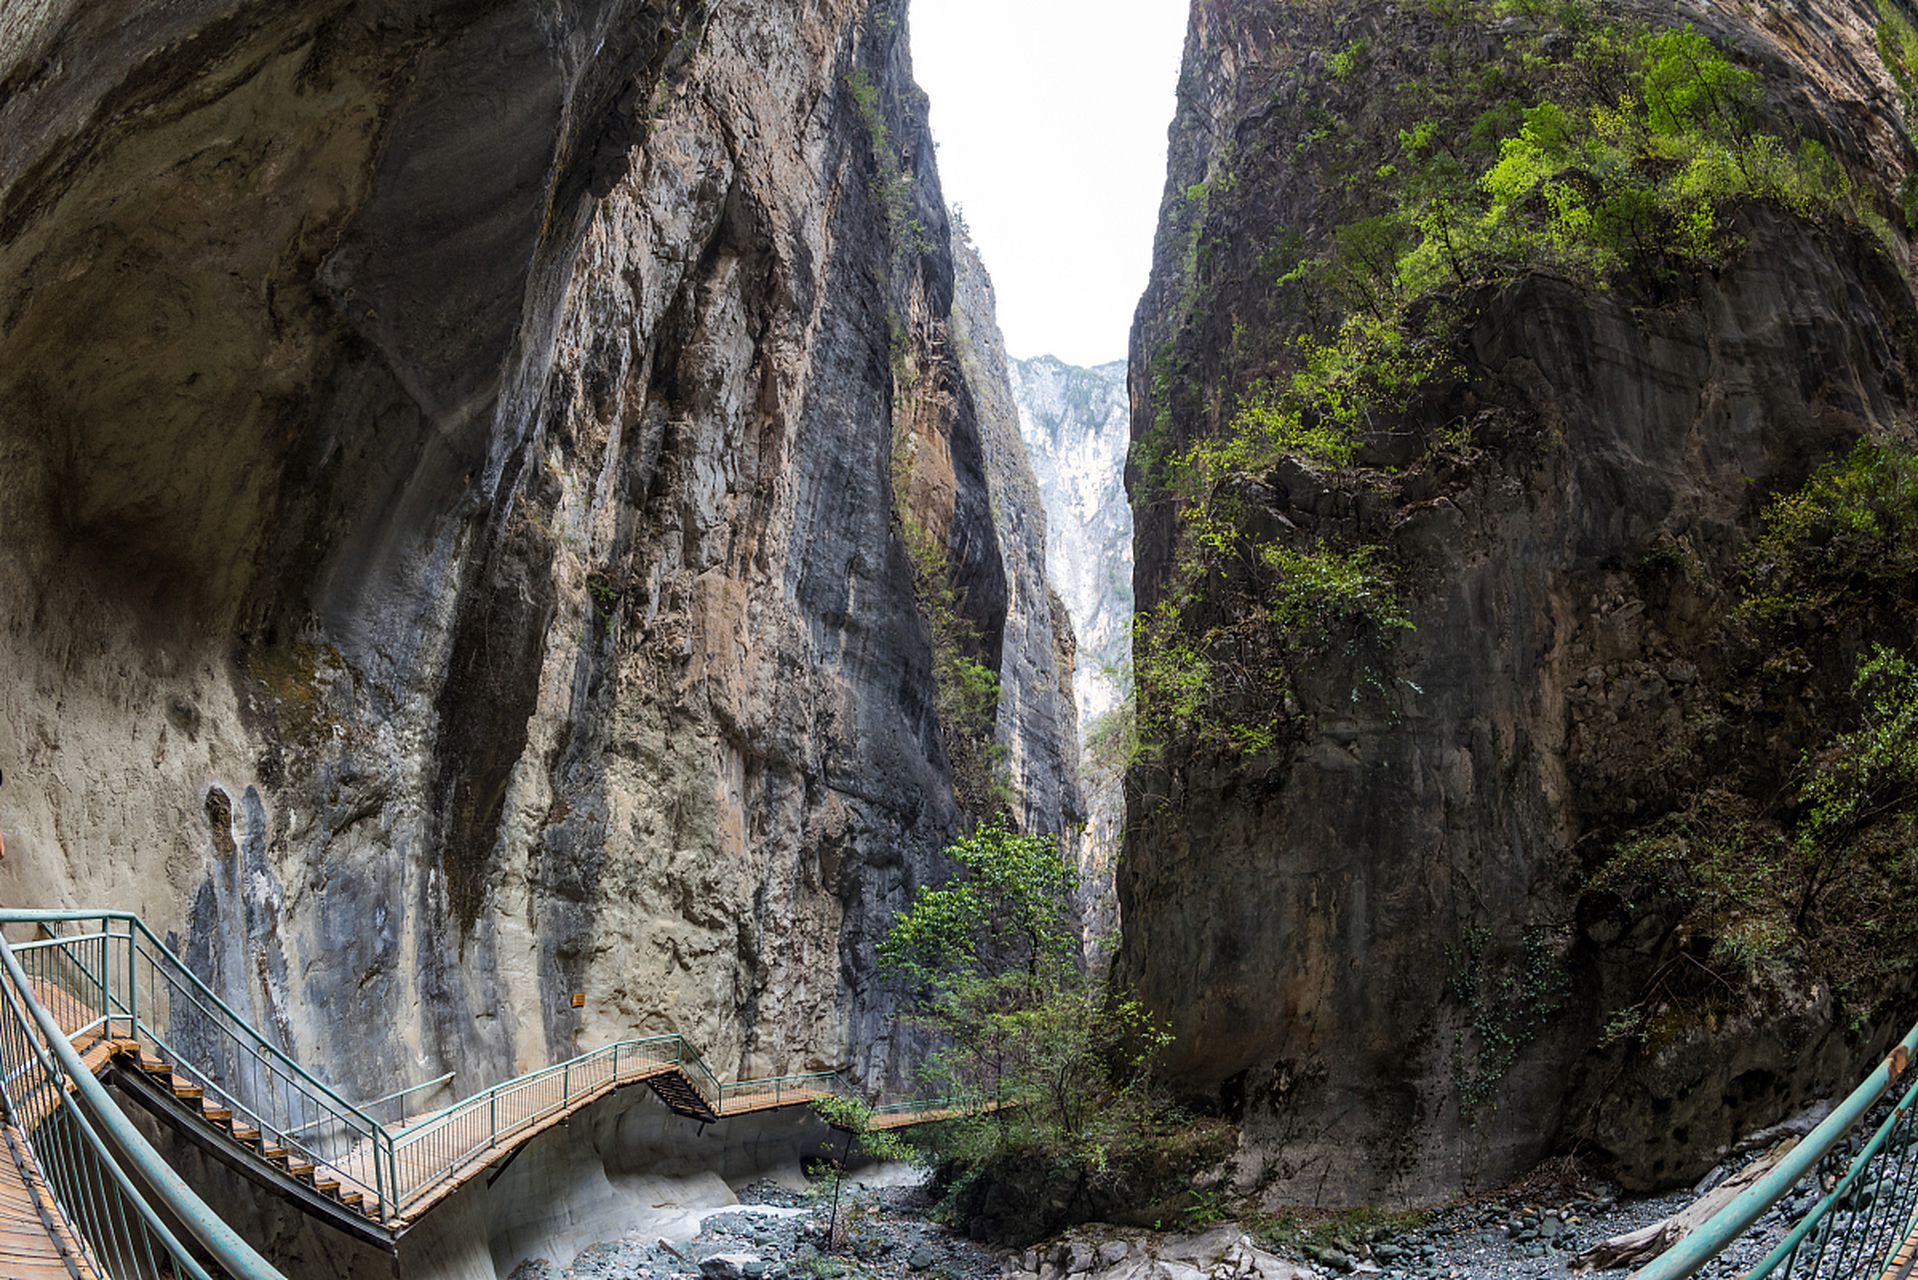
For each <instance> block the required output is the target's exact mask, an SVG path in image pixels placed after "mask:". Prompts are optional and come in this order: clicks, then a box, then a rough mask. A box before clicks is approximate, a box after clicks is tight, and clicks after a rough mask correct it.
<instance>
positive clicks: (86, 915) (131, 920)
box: [0, 907, 379, 1129]
mask: <svg viewBox="0 0 1918 1280" xmlns="http://www.w3.org/2000/svg"><path fill="white" fill-rule="evenodd" d="M76 920H77V921H93V920H99V921H101V922H102V923H103V924H104V922H105V921H107V920H124V921H126V922H127V923H128V924H129V925H130V926H131V929H132V930H137V931H138V932H139V933H140V934H141V935H143V936H144V937H145V938H146V939H147V941H149V942H151V943H152V944H153V945H154V946H155V947H157V948H158V949H159V951H160V953H161V954H162V955H164V956H166V957H167V958H168V959H170V960H172V961H173V962H174V964H175V965H176V966H177V967H178V970H179V972H180V974H181V975H183V976H184V977H185V978H186V980H187V981H188V982H190V983H192V985H193V986H194V987H195V988H196V989H197V990H198V991H199V992H200V993H201V994H202V995H204V996H205V997H206V998H207V999H208V1000H210V1001H212V1002H213V1005H214V1007H215V1008H217V1009H218V1010H219V1011H220V1012H221V1013H223V1014H225V1015H226V1016H227V1017H229V1018H231V1019H233V1021H234V1022H235V1023H237V1024H239V1026H241V1027H243V1028H245V1030H246V1032H247V1033H248V1037H249V1038H251V1039H252V1040H254V1041H255V1042H256V1043H258V1044H259V1045H260V1046H261V1047H262V1048H264V1049H265V1050H266V1051H267V1052H268V1053H270V1054H272V1055H273V1056H274V1057H275V1058H277V1059H278V1060H279V1061H280V1062H281V1064H282V1065H284V1066H286V1067H288V1068H289V1069H291V1070H292V1071H293V1072H294V1073H295V1074H296V1075H298V1076H299V1077H300V1078H301V1079H302V1080H304V1081H306V1082H307V1083H308V1084H310V1085H312V1086H313V1087H314V1088H315V1089H318V1090H319V1091H320V1092H322V1093H324V1094H326V1095H328V1096H329V1097H330V1098H332V1099H333V1100H334V1101H336V1102H338V1103H339V1105H340V1106H342V1107H344V1108H346V1109H347V1110H348V1111H349V1112H351V1113H353V1114H354V1115H356V1116H358V1117H359V1118H360V1119H361V1120H363V1121H365V1122H366V1123H367V1125H368V1126H370V1127H372V1128H376V1129H377V1128H378V1127H379V1126H378V1124H377V1123H376V1122H375V1121H374V1120H373V1119H372V1117H370V1116H367V1115H364V1114H362V1113H361V1112H360V1111H359V1109H358V1108H357V1107H355V1106H354V1105H353V1104H352V1103H350V1102H348V1101H347V1100H346V1099H344V1098H342V1097H340V1096H339V1095H338V1094H337V1093H334V1091H333V1090H332V1088H331V1087H330V1086H328V1085H326V1084H325V1083H323V1082H322V1081H320V1080H319V1079H318V1078H316V1077H315V1076H314V1075H313V1074H312V1073H311V1072H309V1071H307V1070H306V1068H304V1067H302V1066H301V1065H300V1064H299V1063H297V1062H295V1061H294V1060H293V1059H292V1058H291V1057H289V1056H287V1054H286V1052H285V1051H284V1050H282V1049H281V1048H280V1047H279V1046H277V1045H275V1044H274V1043H273V1042H272V1041H270V1040H268V1039H267V1038H266V1037H265V1036H263V1035H261V1034H260V1033H259V1031H258V1030H256V1029H255V1028H254V1026H253V1024H252V1023H250V1022H248V1021H247V1020H246V1019H245V1018H243V1017H241V1016H240V1015H239V1014H238V1013H236V1012H234V1010H233V1008H232V1006H230V1005H228V1004H227V1002H226V1001H224V1000H222V999H221V998H220V997H219V996H218V995H217V994H215V992H214V991H213V989H212V988H211V987H209V986H207V985H206V983H205V982H203V981H201V979H200V975H199V974H197V973H195V972H193V970H191V969H189V968H187V966H186V965H185V963H183V962H182V961H181V960H180V958H179V957H178V956H175V955H174V954H173V952H172V951H171V950H170V949H169V948H168V947H167V945H166V944H165V943H164V942H162V941H161V940H160V939H159V937H158V935H156V934H155V933H154V932H153V930H151V929H149V928H147V924H146V921H144V920H142V919H141V918H140V917H139V916H138V915H136V914H134V913H133V912H131V911H104V912H102V911H32V910H28V909H24V908H20V907H0V925H8V924H41V923H44V922H47V921H55V922H67V921H76ZM125 936H126V937H128V938H129V939H131V938H132V937H133V933H132V931H131V930H130V931H129V932H128V933H127V934H126V935H125ZM59 941H63V942H64V941H68V939H59ZM24 945H30V944H24ZM147 958H148V960H149V962H150V963H152V964H154V967H156V968H161V967H163V966H161V965H160V964H159V962H158V961H155V960H153V958H152V957H151V956H149V957H147Z"/></svg>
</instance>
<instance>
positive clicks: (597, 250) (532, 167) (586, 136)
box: [0, 0, 1073, 1097]
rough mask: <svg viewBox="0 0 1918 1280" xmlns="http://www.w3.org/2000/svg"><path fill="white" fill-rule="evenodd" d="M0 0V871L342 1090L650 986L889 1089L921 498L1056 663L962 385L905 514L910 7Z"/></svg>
mask: <svg viewBox="0 0 1918 1280" xmlns="http://www.w3.org/2000/svg"><path fill="white" fill-rule="evenodd" d="M0 18H3V19H4V20H0V86H4V92H0V527H3V528H4V529H5V536H4V537H3V538H0V598H4V599H5V600H6V601H7V608H6V610H5V613H4V619H3V620H0V765H3V766H4V769H5V773H6V787H5V790H4V792H0V830H4V831H5V832H6V835H7V837H8V846H9V853H10V856H9V858H8V859H7V861H6V862H5V864H4V865H3V866H0V898H3V899H4V900H5V901H6V902H8V903H10V904H42V903H44V904H102V905H110V906H114V907H121V908H132V909H135V910H138V911H140V912H141V913H143V914H144V915H145V916H146V917H147V919H148V920H149V921H150V922H152V923H154V924H155V925H156V926H157V927H159V928H161V929H162V930H164V931H171V932H172V933H174V934H175V935H176V936H177V939H178V942H179V945H180V947H181V949H182V950H183V951H184V952H185V953H186V954H188V955H190V956H192V957H193V959H194V963H195V964H196V965H198V966H200V967H201V968H202V969H203V971H204V972H205V973H206V974H207V975H208V977H209V979H210V980H211V981H213V982H214V983H215V985H216V988H217V989H219V990H220V991H222V992H223V993H224V994H225V995H227V996H228V997H229V998H230V999H231V1000H233V1001H234V1002H235V1003H236V1004H237V1005H238V1006H239V1007H240V1008H241V1009H242V1010H244V1011H247V1012H248V1013H249V1014H250V1015H251V1016H252V1017H254V1018H255V1019H256V1020H257V1021H258V1022H259V1024H260V1025H262V1026H264V1027H266V1028H268V1029H269V1030H270V1031H271V1032H272V1033H273V1034H275V1035H277V1036H278V1037H280V1038H281V1039H282V1040H283V1042H284V1043H285V1045H286V1047H287V1048H288V1049H289V1050H290V1051H291V1052H293V1053H294V1054H295V1055H297V1057H298V1058H299V1059H300V1060H301V1061H303V1062H305V1063H308V1064H311V1065H312V1066H313V1067H314V1068H315V1069H316V1070H318V1071H319V1072H320V1073H321V1074H322V1075H324V1076H326V1077H328V1078H330V1079H331V1080H333V1081H334V1082H335V1083H336V1084H338V1085H339V1086H341V1087H342V1088H343V1089H344V1090H346V1091H347V1092H348V1093H350V1094H358V1095H360V1096H364V1097H371V1096H376V1095H378V1094H382V1093H385V1092H387V1091H388V1090H390V1089H392V1088H395V1087H398V1086H401V1085H405V1084H410V1083H412V1082H414V1081H417V1080H422V1079H427V1078H430V1077H433V1076H436V1075H438V1074H440V1073H441V1072H442V1071H444V1070H455V1071H457V1072H458V1077H457V1081H456V1085H455V1088H456V1089H458V1090H459V1091H460V1092H468V1091H470V1090H472V1089H475V1088H478V1087H480V1086H482V1085H484V1084H486V1083H487V1082H489V1081H492V1080H497V1079H500V1078H503V1077H506V1076H510V1075H513V1074H515V1073H517V1072H520V1071H523V1070H526V1069H528V1068H531V1067H535V1066H538V1065H541V1064H543V1063H545V1062H547V1061H551V1060H553V1059H554V1058H556V1057H561V1056H566V1055H569V1054H571V1053H573V1052H575V1051H576V1050H577V1049H580V1048H584V1047H590V1046H592V1045H595V1044H599V1043H604V1042H606V1041H609V1040H613V1039H617V1038H621V1037H625V1036H631V1035H634V1034H644V1033H654V1032H660V1031H666V1030H678V1031H682V1032H684V1033H686V1034H687V1035H688V1036H689V1037H691V1038H692V1039H693V1041H694V1042H695V1043H696V1044H698V1045H700V1046H701V1047H702V1048H703V1049H704V1050H705V1051H706V1053H707V1055H708V1057H709V1059H710V1060H711V1061H712V1062H713V1064H714V1066H715V1067H716V1068H717V1069H718V1070H719V1071H720V1072H721V1073H722V1074H728V1075H730V1074H734V1073H737V1074H738V1075H741V1076H754V1075H762V1074H767V1073H773V1072H782V1071H798V1070H806V1069H812V1068H819V1067H827V1066H841V1067H850V1068H851V1069H852V1070H854V1071H855V1073H856V1074H857V1075H859V1076H860V1077H861V1078H862V1079H864V1080H866V1081H867V1082H869V1083H871V1084H874V1085H879V1084H882V1083H892V1084H896V1085H904V1084H906V1083H908V1071H909V1066H910V1058H911V1056H912V1055H911V1050H912V1046H911V1045H910V1044H908V1043H906V1042H905V1041H904V1040H902V1039H901V1038H900V1037H899V1035H898V1034H897V1033H895V1031H894V1030H893V1028H892V1026H891V1022H890V1014H891V1011H892V1003H891V997H890V995H889V994H888V993H887V991H886V990H885V989H883V988H882V986H881V985H880V984H879V983H878V982H877V980H876V978H875V975H874V973H873V965H872V948H873V945H874V942H875V939H876V937H877V935H878V934H879V933H880V932H882V931H883V929H884V928H885V926H886V925H887V923H888V922H889V920H890V918H891V914H892V912H893V910H894V909H895V908H897V907H898V906H899V905H901V904H902V903H903V902H904V901H905V899H906V896H907V895H908V894H909V893H910V892H911V889H912V888H913V886H914V884H916V883H917V881H918V880H919V879H920V878H921V877H923V876H926V875H929V874H933V873H934V872H935V871H936V870H937V868H936V863H937V861H938V859H937V856H936V855H937V851H938V850H939V849H940V848H941V847H943V845H944V844H945V843H946V842H947V841H948V840H949V839H950V837H951V836H952V835H953V834H954V832H955V831H956V829H957V828H958V826H959V824H960V823H961V821H962V819H963V815H962V814H961V812H960V811H959V809H958V806H957V804H956V802H955V799H954V794H953V787H952V781H951V777H950V771H949V768H948V763H947V760H946V758H945V754H944V748H943V745H942V740H941V734H940V727H939V725H938V723H937V719H936V715H935V712H934V708H933V702H932V696H931V691H930V687H929V680H928V672H929V669H930V663H931V654H930V647H929V638H928V632H927V628H926V624H925V622H924V620H923V619H922V618H921V617H920V616H919V613H918V610H917V607H916V606H915V603H914V598H913V591H912V572H911V566H910V564H909V562H908V559H907V556H906V554H905V551H904V548H903V546H902V543H901V539H900V537H899V530H898V527H897V511H898V509H899V507H900V505H901V504H902V503H903V504H904V506H905V507H906V508H908V509H910V510H912V511H913V512H915V513H916V514H917V516H918V517H919V518H920V519H922V520H923V521H924V522H925V523H926V524H927V525H928V526H929V527H934V528H936V530H937V532H938V535H939V537H940V538H941V539H942V540H943V544H944V546H945V547H946V548H947V552H948V555H949V558H950V560H951V563H952V565H953V569H954V573H955V575H956V577H957V578H958V579H959V580H960V581H961V583H962V584H963V585H964V587H965V599H966V602H967V609H968V611H969V612H970V614H971V615H972V616H973V618H974V621H975V622H976V623H977V624H978V626H979V628H980V630H981V632H982V634H983V635H984V636H985V637H986V640H985V647H984V652H983V653H982V654H981V659H982V660H983V661H986V662H988V664H989V665H991V666H993V667H994V668H995V669H1000V668H1001V667H1002V666H1004V667H1009V668H1010V669H1012V670H1014V671H1017V672H1019V673H1022V674H1020V676H1019V678H1018V680H1015V681H1012V682H1009V683H1010V684H1011V685H1012V686H1013V687H1014V688H1015V689H1024V688H1025V687H1026V686H1025V684H1023V683H1021V681H1030V682H1031V683H1032V685H1033V687H1034V688H1036V689H1038V690H1040V691H1041V692H1043V691H1044V690H1046V689H1051V688H1054V687H1057V686H1058V684H1059V682H1060V679H1061V677H1060V676H1059V675H1058V673H1057V670H1056V668H1055V663H1056V661H1057V659H1056V656H1055V654H1056V648H1057V646H1056V645H1055V644H1054V642H1053V637H1052V634H1051V629H1050V626H1049V624H1048V623H1044V622H1043V621H1041V620H1040V614H1039V613H1035V612H1032V609H1033V604H1032V602H1033V599H1034V597H1033V596H1032V594H1031V592H1032V590H1033V588H1032V587H1031V584H1029V583H1026V582H1024V581H1021V582H1020V583H1019V584H1017V586H1016V587H1015V588H1013V589H1010V590H1009V588H1008V585H1007V572H1006V566H1007V564H1008V560H1009V559H1010V561H1011V563H1013V564H1014V565H1015V566H1019V567H1021V571H1022V572H1023V566H1025V565H1027V564H1029V563H1031V562H1032V561H1031V554H1030V553H1029V551H1028V549H1027V548H1025V547H1018V548H1014V549H1013V551H1012V552H1011V553H1008V552H1006V551H1005V550H1003V549H1002V545H1001V541H1000V532H999V527H998V526H996V525H995V522H994V516H993V506H994V499H993V496H992V494H991V493H990V491H989V480H988V474H989V464H988V458H987V450H986V446H985V443H984V441H983V439H982V432H981V428H980V425H979V423H978V421H977V417H976V413H975V410H974V407H973V403H972V400H971V398H970V395H969V393H958V394H954V395H952V396H950V397H947V398H945V399H943V400H940V401H939V402H937V403H932V404H916V405H915V407H914V408H913V410H912V412H911V414H910V421H909V422H906V423H905V429H908V430H910V431H912V432H914V433H917V436H918V437H919V438H922V439H923V440H925V441H926V442H928V443H929V444H930V445H934V446H936V447H931V448H927V449H925V450H922V451H921V455H922V457H923V458H924V459H925V460H924V461H923V462H921V463H919V464H916V465H915V467H914V468H913V470H912V471H911V473H910V477H909V479H910V482H911V483H910V492H907V493H904V494H901V495H897V496H898V498H899V502H895V496H896V495H895V494H894V492H893V477H892V470H891V467H890V466H889V459H890V457H891V454H892V449H893V443H894V436H895V426H896V425H897V423H898V421H900V420H902V419H904V418H905V417H907V416H908V415H906V414H905V413H903V411H902V406H903V405H904V403H905V398H904V397H903V396H902V393H901V391H900V389H899V387H898V386H897V385H896V383H895V378H896V376H897V372H898V367H897V366H898V365H899V364H900V363H901V361H902V360H903V361H904V362H906V363H909V364H913V365H916V366H919V367H922V368H923V369H925V370H929V371H933V372H935V373H937V374H938V375H939V376H940V377H941V378H943V379H945V381H946V382H947V383H949V384H951V385H953V386H959V387H962V386H963V383H964V379H963V377H962V376H961V373H960V371H959V370H958V368H957V365H956V361H955V360H954V358H953V357H952V356H951V355H950V353H949V352H947V351H946V350H945V349H944V347H943V344H942V343H941V342H940V341H937V340H936V339H937V336H938V333H939V331H940V330H942V329H943V326H944V325H945V323H946V320H947V317H948V313H949V310H950V308H951V303H952V294H953V272H952V262H951V257H950V255H949V252H948V249H947V224H946V214H945V210H944V204H943V201H942V199H941V196H940V192H939V186H938V181H937V177H936V174H935V172H934V170H933V163H932V156H933V153H932V147H931V142H930V138H929V136H928V134H927V132H926V127H925V103H924V99H923V96H922V95H920V94H919V93H918V91H917V90H916V89H915V87H914V86H913V85H912V83H911V74H910V66H909V64H908V60H907V42H906V31H905V26H904V14H903V5H900V4H894V3H889V2H884V0H882V2H878V3H868V2H866V0H826V2H825V3H817V2H813V0H808V2H807V3H800V2H799V0H791V2H790V3H788V2H785V0H780V2H776V3H771V4H753V5H707V4H703V3H698V2H696V0H660V2H650V3H648V2H641V0H563V2H562V3H559V4H557V5H552V4H547V5H534V4H529V3H519V2H517V0H509V2H508V3H500V4H489V5H475V4H467V3H457V2H453V0H447V2H443V3H436V2H434V0H421V2H420V3H386V2H384V0H367V2H366V3H358V2H353V0H346V2H333V3H324V4H315V5H303V6H265V5H254V4H243V3H236V2H222V0H188V2H186V3H181V4H173V5H168V6H164V7H163V8H162V9H159V10H155V9H152V8H151V7H150V6H148V7H142V6H138V5H132V4H120V3H102V4H90V5H74V4H65V3H30V4H24V5H23V4H22V3H18V2H10V3H8V4H7V5H6V6H5V11H4V14H0ZM1029 530H1030V533H1029V536H1031V537H1033V538H1034V539H1035V541H1034V542H1033V543H1032V546H1033V547H1034V548H1036V547H1038V546H1040V545H1042V538H1043V533H1042V524H1041V522H1040V520H1039V517H1038V516H1037V514H1036V513H1035V514H1034V515H1033V517H1032V519H1031V521H1030V522H1029ZM1009 599H1010V600H1013V601H1014V602H1015V603H1014V605H1013V612H1012V614H1011V621H1010V622H1009V621H1008V601H1009ZM1020 610H1025V611H1026V612H1024V613H1021V612H1020ZM1028 642H1031V643H1038V644H1041V645H1042V651H1041V652H1039V653H1036V654H1028V653H1026V652H1025V651H1024V649H1023V648H1022V646H1024V645H1026V644H1027V643H1028ZM1040 702H1043V698H1036V701H1035V699H1034V698H1028V699H1027V703H1028V704H1031V705H1026V704H1022V707H1021V710H1020V711H1019V712H1018V717H1019V718H1018V721H1017V724H1016V725H1008V726H1007V727H1006V729H1005V730H1004V732H1005V733H1006V735H1007V740H1008V741H1014V742H1017V743H1018V744H1019V748H1020V753H1021V760H1022V765H1021V770H1022V772H1021V775H1020V776H1021V779H1022V782H1023V784H1024V785H1025V786H1027V787H1028V788H1030V789H1031V791H1032V792H1033V794H1037V795H1045V796H1048V797H1051V799H1048V800H1047V801H1046V802H1045V804H1044V806H1042V807H1044V808H1045V809H1046V810H1047V811H1051V810H1053V809H1055V808H1056V809H1060V810H1067V809H1070V807H1071V805H1070V803H1069V802H1068V801H1067V800H1066V799H1065V797H1068V796H1069V795H1070V794H1071V790H1072V784H1071V779H1070V762H1071V760H1072V756H1073V750H1072V747H1071V738H1070V719H1069V717H1065V718H1063V719H1062V718H1060V717H1058V716H1057V715H1056V714H1054V715H1053V716H1052V718H1051V721H1048V719H1047V718H1046V716H1045V715H1042V714H1037V713H1036V712H1035V711H1034V710H1033V707H1034V706H1036V705H1037V703H1040ZM1055 710H1056V709H1055ZM1055 731H1056V732H1058V733H1060V734H1062V735H1063V736H1062V737H1061V738H1060V739H1059V741H1057V742H1053V741H1050V740H1049V739H1048V737H1047V735H1048V734H1051V733H1053V732H1055ZM575 993H579V994H582V995H583V997H584V1003H583V1007H582V1008H580V1009H578V1010H575V1009H574V1008H573V1007H572V1000H571V998H570V997H571V996H572V995H573V994H575Z"/></svg>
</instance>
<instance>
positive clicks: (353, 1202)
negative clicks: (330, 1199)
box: [340, 1191, 366, 1209]
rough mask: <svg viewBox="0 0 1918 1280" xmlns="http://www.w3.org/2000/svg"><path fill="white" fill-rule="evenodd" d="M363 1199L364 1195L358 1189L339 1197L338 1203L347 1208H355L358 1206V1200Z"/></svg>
mask: <svg viewBox="0 0 1918 1280" xmlns="http://www.w3.org/2000/svg"><path fill="white" fill-rule="evenodd" d="M365 1199H366V1197H365V1196H364V1195H362V1194H361V1193H359V1192H358V1191H349V1192H347V1193H346V1194H345V1195H343V1196H341V1197H340V1203H341V1204H343V1205H345V1206H346V1207H347V1208H349V1209H357V1208H359V1207H360V1202H361V1201H363V1200H365Z"/></svg>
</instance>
